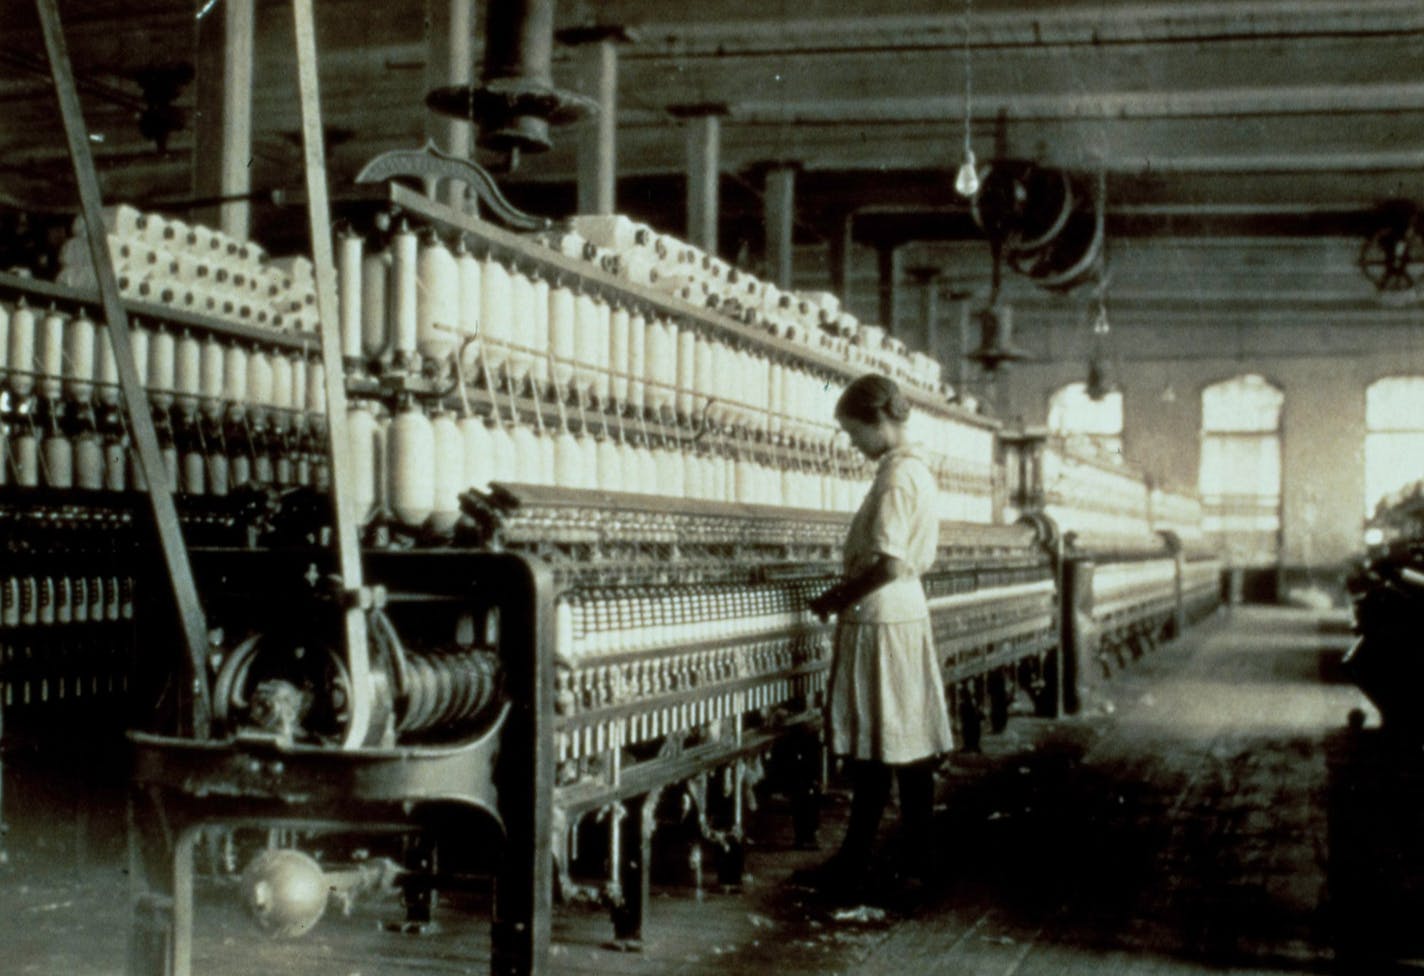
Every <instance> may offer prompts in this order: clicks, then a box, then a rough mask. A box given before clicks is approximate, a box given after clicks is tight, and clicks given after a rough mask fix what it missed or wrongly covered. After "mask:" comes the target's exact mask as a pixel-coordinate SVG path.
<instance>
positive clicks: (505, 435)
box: [489, 426, 519, 483]
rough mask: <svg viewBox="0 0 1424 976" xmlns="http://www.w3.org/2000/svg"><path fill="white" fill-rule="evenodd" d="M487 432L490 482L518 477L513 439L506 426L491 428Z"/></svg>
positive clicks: (511, 479)
mask: <svg viewBox="0 0 1424 976" xmlns="http://www.w3.org/2000/svg"><path fill="white" fill-rule="evenodd" d="M489 434H490V451H489V480H490V482H491V483H494V482H497V481H504V482H508V481H514V480H515V479H516V478H517V477H518V471H519V466H518V464H517V463H516V461H515V457H514V439H513V438H512V437H511V436H510V433H509V430H508V428H506V427H503V426H496V427H494V428H492V429H491V430H490V432H489Z"/></svg>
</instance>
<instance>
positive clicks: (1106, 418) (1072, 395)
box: [1048, 383, 1122, 461]
mask: <svg viewBox="0 0 1424 976" xmlns="http://www.w3.org/2000/svg"><path fill="white" fill-rule="evenodd" d="M1048 429H1049V431H1050V432H1051V433H1052V434H1054V435H1055V436H1057V437H1061V438H1063V439H1064V440H1065V441H1066V442H1067V443H1068V445H1069V446H1070V447H1075V448H1078V449H1079V451H1080V452H1081V450H1082V449H1083V448H1087V449H1088V451H1089V452H1092V453H1097V454H1101V455H1105V456H1107V457H1111V458H1113V459H1114V460H1117V461H1121V460H1122V394H1121V393H1109V394H1108V395H1107V396H1105V397H1102V398H1101V399H1098V400H1094V399H1092V398H1091V397H1089V396H1088V388H1087V385H1086V384H1084V383H1069V384H1068V385H1067V386H1065V387H1063V388H1062V389H1061V390H1059V391H1058V392H1057V393H1055V394H1053V396H1052V397H1050V398H1049V401H1048Z"/></svg>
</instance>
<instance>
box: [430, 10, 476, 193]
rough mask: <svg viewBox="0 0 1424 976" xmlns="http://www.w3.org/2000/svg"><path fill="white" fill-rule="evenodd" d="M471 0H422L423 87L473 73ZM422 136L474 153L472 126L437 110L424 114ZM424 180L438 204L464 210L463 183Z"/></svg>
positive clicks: (460, 82)
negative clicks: (423, 27) (424, 43)
mask: <svg viewBox="0 0 1424 976" xmlns="http://www.w3.org/2000/svg"><path fill="white" fill-rule="evenodd" d="M474 19H475V0H425V23H426V24H427V25H428V27H427V30H426V56H425V88H426V91H432V90H434V89H436V88H447V87H451V86H465V85H469V84H470V82H471V79H472V78H473V76H474V60H473V59H474ZM425 137H426V138H427V139H429V140H430V141H431V142H433V143H435V145H436V146H437V147H438V148H439V149H440V150H441V151H442V152H446V153H449V154H450V155H452V156H458V157H460V158H461V159H468V158H469V157H470V156H471V155H472V154H473V152H474V145H475V142H474V138H475V130H474V125H473V123H471V122H470V121H469V120H468V119H458V118H455V117H454V116H450V115H443V114H441V113H439V112H427V113H426V115H425ZM432 184H433V181H431V183H428V184H427V186H426V193H427V195H429V196H431V197H433V198H436V199H438V200H439V201H440V202H441V203H443V204H446V205H447V206H450V207H454V208H455V209H457V210H459V211H461V212H462V213H463V212H467V210H468V208H467V206H466V202H465V201H466V192H467V188H466V186H465V184H464V183H460V182H457V181H447V182H445V183H444V184H443V185H440V186H434V185H432Z"/></svg>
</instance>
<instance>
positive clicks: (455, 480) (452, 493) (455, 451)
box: [428, 414, 466, 535]
mask: <svg viewBox="0 0 1424 976" xmlns="http://www.w3.org/2000/svg"><path fill="white" fill-rule="evenodd" d="M430 426H431V432H432V434H433V436H434V442H435V457H434V461H435V476H434V481H435V499H434V510H433V511H432V512H431V513H430V519H429V521H428V525H429V527H430V529H431V530H432V531H434V532H437V533H439V534H441V535H444V534H446V533H449V532H451V531H452V530H454V528H455V523H456V522H458V521H459V520H460V493H461V492H462V491H464V490H465V488H466V482H465V443H464V439H463V438H462V437H461V436H460V428H459V426H458V425H457V424H456V423H455V418H454V417H452V416H450V415H449V414H440V415H439V416H437V417H436V418H435V419H434V420H433V421H431V424H430Z"/></svg>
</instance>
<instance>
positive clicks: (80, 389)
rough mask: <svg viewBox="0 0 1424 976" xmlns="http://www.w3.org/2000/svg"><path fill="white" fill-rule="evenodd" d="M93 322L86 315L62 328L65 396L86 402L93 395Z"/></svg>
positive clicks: (70, 321) (74, 319)
mask: <svg viewBox="0 0 1424 976" xmlns="http://www.w3.org/2000/svg"><path fill="white" fill-rule="evenodd" d="M96 341H97V340H96V338H95V326H94V320H93V319H91V318H89V317H88V316H87V315H80V316H78V317H76V318H72V319H70V320H69V322H68V323H67V324H66V325H65V327H64V364H65V383H64V393H65V396H67V397H69V398H70V399H72V400H88V399H89V398H90V397H91V396H93V395H94V357H95V353H96V348H95V343H96Z"/></svg>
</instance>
